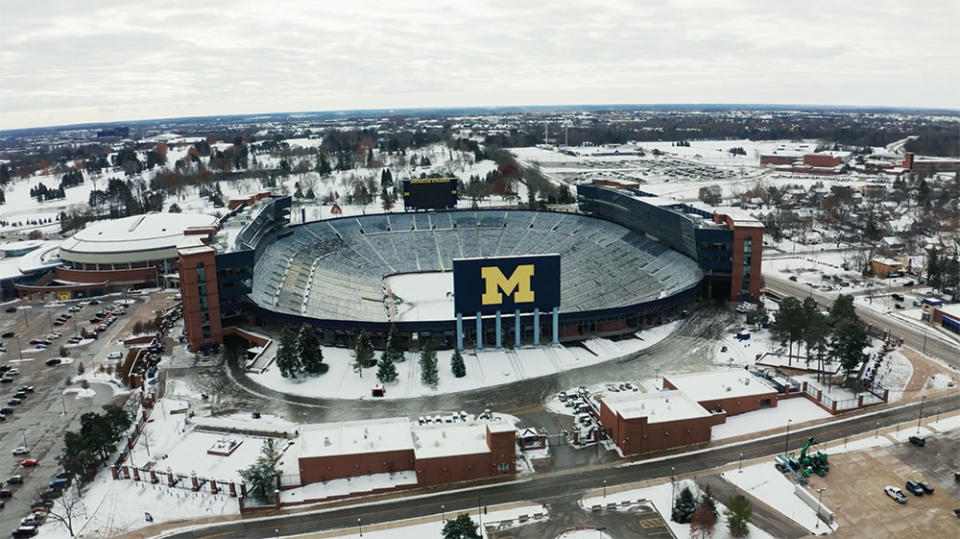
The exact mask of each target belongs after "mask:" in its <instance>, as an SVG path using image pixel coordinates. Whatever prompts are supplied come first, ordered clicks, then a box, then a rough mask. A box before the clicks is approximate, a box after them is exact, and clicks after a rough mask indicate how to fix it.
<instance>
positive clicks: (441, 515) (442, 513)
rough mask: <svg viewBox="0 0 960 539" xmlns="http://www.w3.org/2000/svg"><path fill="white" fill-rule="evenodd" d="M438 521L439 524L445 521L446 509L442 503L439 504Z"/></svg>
mask: <svg viewBox="0 0 960 539" xmlns="http://www.w3.org/2000/svg"><path fill="white" fill-rule="evenodd" d="M440 521H441V522H446V521H447V509H446V507H445V506H444V505H443V504H442V503H441V504H440Z"/></svg>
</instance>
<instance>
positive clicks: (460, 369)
mask: <svg viewBox="0 0 960 539" xmlns="http://www.w3.org/2000/svg"><path fill="white" fill-rule="evenodd" d="M450 370H451V371H453V375H454V376H456V377H457V378H463V377H464V376H466V375H467V366H466V365H464V363H463V356H462V355H460V350H456V349H454V351H453V357H452V358H450Z"/></svg>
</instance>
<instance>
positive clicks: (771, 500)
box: [720, 462, 838, 533]
mask: <svg viewBox="0 0 960 539" xmlns="http://www.w3.org/2000/svg"><path fill="white" fill-rule="evenodd" d="M720 475H721V476H722V477H723V478H724V479H725V480H727V481H728V482H729V483H732V484H733V485H736V486H737V487H738V488H740V489H742V490H744V491H746V492H748V493H749V494H751V495H752V496H754V497H755V498H757V499H759V500H763V502H764V503H766V504H767V505H769V506H770V507H772V508H774V509H776V510H777V511H779V512H780V513H781V514H783V515H784V516H785V517H787V518H789V519H790V520H792V521H794V522H796V523H797V524H799V525H800V526H802V527H804V528H806V529H807V530H809V531H810V533H818V532H824V531H831V532H832V531H836V529H837V527H838V526H837V524H836V523H834V524H833V525H832V526H830V525H827V523H826V522H822V523H821V525H820V527H819V528H815V527H814V526H813V525H812V524H815V523H816V522H817V511H816V509H814V508H812V507H810V506H808V505H807V504H806V503H804V502H803V501H802V500H801V499H800V498H799V497H798V496H797V495H796V494H795V492H794V487H795V485H794V483H793V482H792V481H791V480H789V479H787V476H786V475H784V474H782V473H780V472H779V471H777V469H776V468H774V467H773V465H771V464H770V463H769V462H763V463H760V464H754V465H752V466H746V467H744V468H743V471H742V472H741V471H737V470H732V471H727V472H722V473H721V474H720Z"/></svg>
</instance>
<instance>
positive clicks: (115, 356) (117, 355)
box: [107, 352, 123, 359]
mask: <svg viewBox="0 0 960 539" xmlns="http://www.w3.org/2000/svg"><path fill="white" fill-rule="evenodd" d="M107 359H123V352H110V353H109V354H107Z"/></svg>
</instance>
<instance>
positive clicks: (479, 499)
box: [477, 494, 483, 530]
mask: <svg viewBox="0 0 960 539" xmlns="http://www.w3.org/2000/svg"><path fill="white" fill-rule="evenodd" d="M482 500H483V496H481V495H479V494H477V521H478V522H479V523H480V529H481V530H482V529H483V510H482V509H481V507H480V506H481V505H483V502H482Z"/></svg>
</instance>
